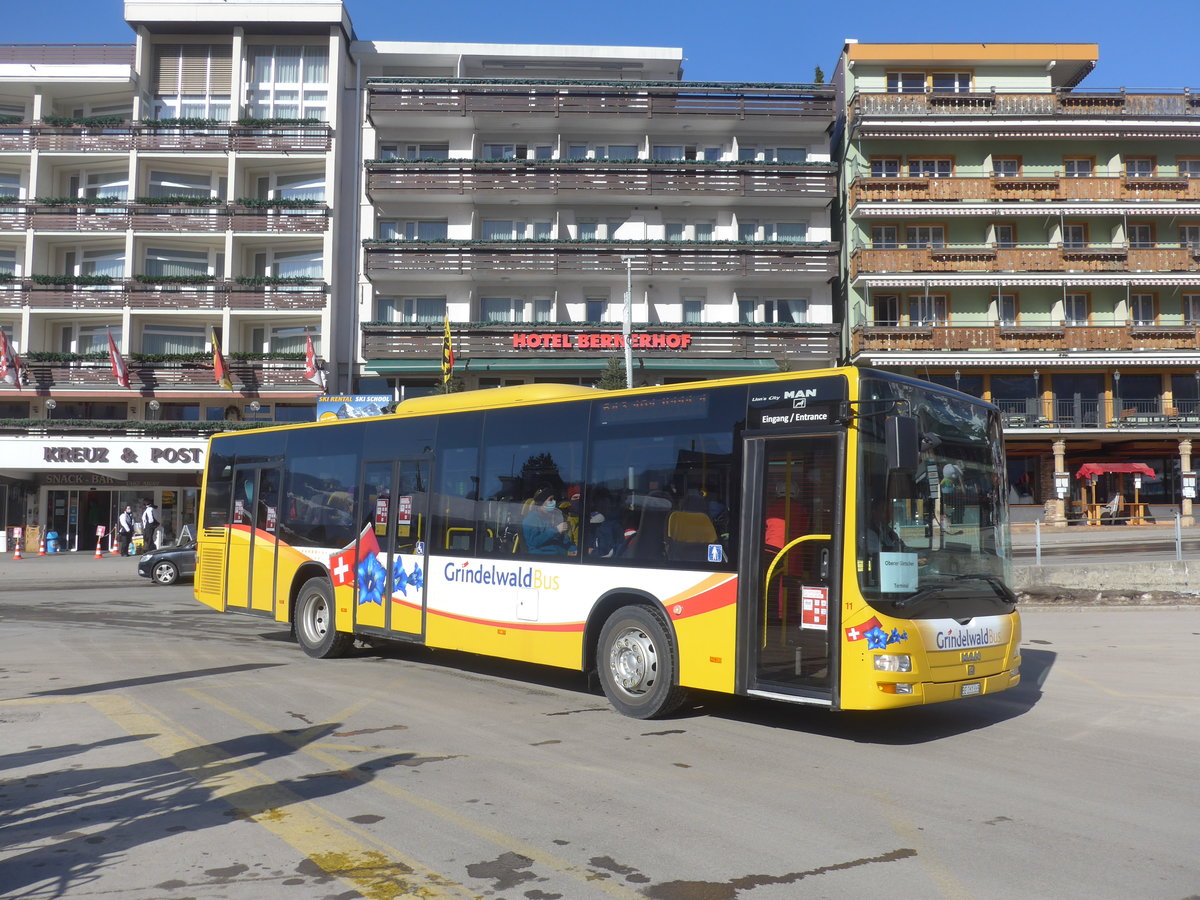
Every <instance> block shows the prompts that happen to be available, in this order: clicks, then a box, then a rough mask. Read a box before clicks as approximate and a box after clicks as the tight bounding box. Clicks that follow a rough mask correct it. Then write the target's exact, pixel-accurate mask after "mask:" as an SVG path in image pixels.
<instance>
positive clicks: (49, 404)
mask: <svg viewBox="0 0 1200 900" xmlns="http://www.w3.org/2000/svg"><path fill="white" fill-rule="evenodd" d="M1197 374H1200V373H1197ZM56 406H58V401H57V400H55V399H54V398H53V397H47V398H46V418H47V419H53V418H54V407H56Z"/></svg>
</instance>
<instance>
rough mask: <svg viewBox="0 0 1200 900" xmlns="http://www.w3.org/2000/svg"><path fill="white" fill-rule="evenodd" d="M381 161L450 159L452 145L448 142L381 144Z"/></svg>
mask: <svg viewBox="0 0 1200 900" xmlns="http://www.w3.org/2000/svg"><path fill="white" fill-rule="evenodd" d="M379 158H380V159H449V158H450V145H449V144H448V143H446V142H444V141H443V142H433V143H415V144H381V145H380V147H379Z"/></svg>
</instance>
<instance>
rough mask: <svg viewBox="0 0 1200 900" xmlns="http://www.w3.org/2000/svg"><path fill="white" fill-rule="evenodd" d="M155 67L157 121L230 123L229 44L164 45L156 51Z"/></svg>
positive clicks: (230, 48) (230, 80)
mask: <svg viewBox="0 0 1200 900" xmlns="http://www.w3.org/2000/svg"><path fill="white" fill-rule="evenodd" d="M154 64H155V81H154V114H155V118H158V119H174V118H183V119H191V118H195V119H220V120H223V121H228V120H229V117H230V116H229V113H230V92H231V90H232V88H231V85H232V82H233V51H232V47H231V46H230V45H229V44H161V45H159V46H158V47H155V49H154Z"/></svg>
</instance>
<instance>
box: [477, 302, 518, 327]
mask: <svg viewBox="0 0 1200 900" xmlns="http://www.w3.org/2000/svg"><path fill="white" fill-rule="evenodd" d="M479 312H480V316H481V318H482V319H483V321H484V322H488V323H504V322H523V321H525V301H524V300H521V299H517V298H513V297H480V298H479Z"/></svg>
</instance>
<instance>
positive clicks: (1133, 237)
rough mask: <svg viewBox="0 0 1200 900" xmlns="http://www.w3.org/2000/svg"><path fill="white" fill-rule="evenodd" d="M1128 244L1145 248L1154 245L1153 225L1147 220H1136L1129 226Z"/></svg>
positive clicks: (1140, 248) (1132, 246)
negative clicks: (1136, 221)
mask: <svg viewBox="0 0 1200 900" xmlns="http://www.w3.org/2000/svg"><path fill="white" fill-rule="evenodd" d="M1128 238H1129V246H1130V247H1131V248H1134V249H1139V250H1145V249H1148V248H1151V247H1153V246H1154V226H1153V225H1152V224H1150V223H1148V222H1138V223H1134V224H1130V226H1129V234H1128Z"/></svg>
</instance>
